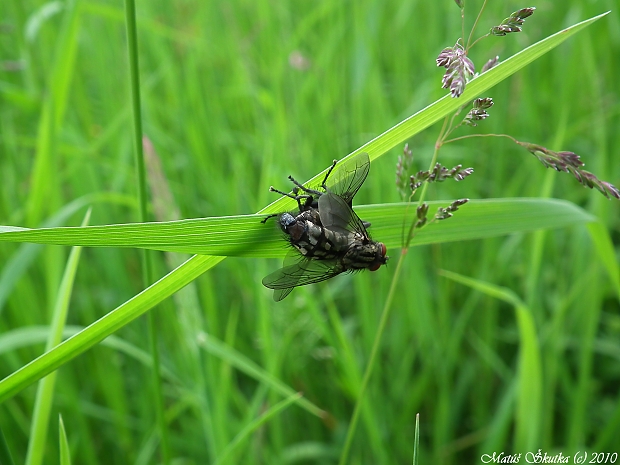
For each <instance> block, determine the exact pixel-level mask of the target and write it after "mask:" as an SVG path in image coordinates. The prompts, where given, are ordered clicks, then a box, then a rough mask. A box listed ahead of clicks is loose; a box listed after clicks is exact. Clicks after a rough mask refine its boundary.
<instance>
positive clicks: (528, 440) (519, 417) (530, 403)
mask: <svg viewBox="0 0 620 465" xmlns="http://www.w3.org/2000/svg"><path fill="white" fill-rule="evenodd" d="M441 274H442V275H443V276H445V277H446V278H449V279H452V280H454V281H456V282H459V283H461V284H464V285H466V286H469V287H471V288H472V289H477V290H478V291H480V292H483V293H484V294H486V295H489V296H491V297H495V298H496V299H499V300H502V301H504V302H506V303H508V304H510V305H512V306H513V307H514V309H515V317H516V320H517V325H518V328H519V362H518V373H519V375H518V387H517V409H516V414H515V423H516V429H515V433H514V434H515V450H532V449H534V448H535V447H536V445H537V441H538V439H539V437H540V431H541V428H542V422H543V418H542V386H543V377H542V360H541V354H540V347H539V344H538V336H537V334H536V324H535V322H534V318H533V316H532V312H531V310H530V309H529V308H528V307H527V306H526V305H525V304H524V303H523V302H522V300H521V299H520V298H519V297H518V296H517V295H516V294H515V293H514V292H513V291H512V290H510V289H507V288H503V287H500V286H495V285H493V284H490V283H486V282H483V281H480V280H476V279H472V278H469V277H466V276H462V275H459V274H457V273H452V272H450V271H442V272H441Z"/></svg>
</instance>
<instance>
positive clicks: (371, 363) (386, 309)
mask: <svg viewBox="0 0 620 465" xmlns="http://www.w3.org/2000/svg"><path fill="white" fill-rule="evenodd" d="M447 120H448V117H446V119H445V120H444V124H443V127H442V129H441V131H440V134H439V137H438V138H437V143H436V144H435V150H434V151H433V156H432V158H431V161H430V164H429V170H432V169H433V166H435V163H437V158H438V156H439V147H440V141H441V139H442V138H443V137H444V134H445V133H444V131H445V129H446V122H447ZM427 189H428V183H424V184H423V185H422V189H421V193H420V199H419V201H418V206H421V205H422V204H423V203H424V198H425V197H426V191H427ZM415 224H416V222H415V220H414V221H413V222H412V225H411V228H410V229H409V232H408V234H407V237H406V238H405V243H404V244H403V246H402V249H401V252H400V256H399V257H398V263H397V264H396V270H395V271H394V276H393V278H392V284H391V285H390V290H389V292H388V296H387V299H386V301H385V305H384V306H383V311H382V312H381V319H380V320H379V326H378V328H377V333H376V335H375V340H374V341H373V343H372V349H371V351H370V358H369V359H368V365H366V370H365V371H364V378H363V379H362V385H361V387H360V390H359V392H358V396H357V402H356V403H355V408H354V410H353V416H352V417H351V424H350V425H349V430H348V431H347V437H346V439H345V443H344V448H343V450H342V455H341V456H340V461H339V462H338V463H339V465H344V464H345V463H347V459H348V455H349V450H350V448H351V443H352V442H353V436H354V435H355V429H356V428H357V422H358V421H359V414H360V411H361V408H362V404H363V402H364V395H365V394H366V389H367V387H368V382H369V381H370V377H371V376H372V372H373V370H374V368H375V364H376V360H377V353H378V352H379V345H380V344H381V339H382V338H383V333H384V332H385V326H386V324H387V320H388V318H389V316H390V309H391V307H392V300H393V299H394V295H395V293H396V286H397V285H398V280H399V278H400V273H401V270H402V267H403V261H404V257H405V255H406V254H407V250H408V248H409V244H410V243H411V239H412V238H413V235H414V234H415ZM403 226H405V225H403Z"/></svg>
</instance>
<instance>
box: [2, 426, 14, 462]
mask: <svg viewBox="0 0 620 465" xmlns="http://www.w3.org/2000/svg"><path fill="white" fill-rule="evenodd" d="M0 463H1V464H2V465H5V464H6V465H14V463H15V462H13V457H12V456H11V451H10V450H9V445H8V444H7V443H6V438H5V437H4V433H3V432H2V429H1V428H0Z"/></svg>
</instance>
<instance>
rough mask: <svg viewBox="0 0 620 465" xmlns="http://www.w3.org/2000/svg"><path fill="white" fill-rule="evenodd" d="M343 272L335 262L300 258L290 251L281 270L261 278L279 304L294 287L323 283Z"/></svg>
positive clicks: (295, 252) (340, 266) (297, 253)
mask: <svg viewBox="0 0 620 465" xmlns="http://www.w3.org/2000/svg"><path fill="white" fill-rule="evenodd" d="M343 271H344V269H343V267H342V265H340V264H339V263H338V262H336V261H333V260H312V259H307V258H304V257H301V258H300V255H299V252H297V251H291V252H289V254H288V255H287V256H286V257H285V258H284V263H283V266H282V268H280V269H279V270H276V271H274V272H273V273H271V274H269V275H267V276H265V277H264V278H263V285H264V286H265V287H268V288H270V289H274V292H273V300H275V301H276V302H279V301H280V300H282V299H284V298H285V297H286V296H287V295H289V294H290V293H291V291H292V290H293V288H294V287H297V286H305V285H306V284H312V283H318V282H320V281H325V280H326V279H329V278H333V277H334V276H336V275H338V274H340V273H342V272H343Z"/></svg>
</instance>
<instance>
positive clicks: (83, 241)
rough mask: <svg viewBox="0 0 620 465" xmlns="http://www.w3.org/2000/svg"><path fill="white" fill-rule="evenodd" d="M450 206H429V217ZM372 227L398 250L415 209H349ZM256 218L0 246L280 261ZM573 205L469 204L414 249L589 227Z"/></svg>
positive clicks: (86, 230)
mask: <svg viewBox="0 0 620 465" xmlns="http://www.w3.org/2000/svg"><path fill="white" fill-rule="evenodd" d="M448 203H449V202H448V201H434V202H428V204H429V206H430V209H429V215H430V214H431V213H432V212H434V211H435V210H436V209H437V208H438V207H439V206H446V205H447V204H448ZM355 210H356V212H357V213H358V215H359V216H360V217H361V218H363V219H364V220H366V221H370V222H371V223H372V227H371V229H370V232H371V233H372V234H373V235H374V236H376V237H379V238H381V240H382V241H383V242H384V243H385V244H386V246H387V247H388V249H389V248H400V247H402V245H403V244H402V242H401V238H402V227H403V221H404V220H406V221H405V224H407V225H408V224H409V222H410V221H411V220H412V219H413V217H414V215H415V207H414V206H410V205H407V204H405V203H398V204H383V205H366V206H360V207H356V208H355ZM261 218H262V216H260V215H242V216H226V217H217V218H200V219H191V220H181V221H169V222H165V223H136V224H118V225H105V226H86V227H71V228H48V229H24V228H12V227H6V226H5V227H0V241H13V242H36V243H39V244H56V245H81V246H84V247H135V248H149V249H154V250H163V251H168V252H183V253H192V254H203V255H214V256H237V257H283V256H284V255H285V254H286V251H287V250H286V248H285V247H283V243H282V242H283V238H282V233H281V232H280V231H279V229H278V228H277V226H276V225H275V224H274V223H275V221H274V222H271V221H270V222H268V223H267V224H261V222H260V219H261ZM593 220H594V218H593V217H592V216H591V215H590V214H588V213H586V212H585V211H584V210H582V209H581V208H579V207H577V206H576V205H574V204H572V203H570V202H566V201H563V200H555V199H532V198H530V199H494V200H472V201H471V202H469V203H468V204H467V205H465V206H463V207H461V208H460V210H459V212H458V213H457V214H456V215H455V216H454V217H453V218H450V219H448V220H444V221H440V222H438V223H436V224H431V225H428V226H427V227H425V228H423V229H422V230H421V231H420V232H419V233H418V235H417V236H416V237H415V238H414V240H413V242H412V245H424V244H433V243H441V242H450V241H461V240H468V239H481V238H486V237H494V236H501V235H505V234H511V233H516V232H527V231H535V230H538V229H547V228H562V227H566V226H571V225H574V224H579V223H587V222H590V221H593Z"/></svg>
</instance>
